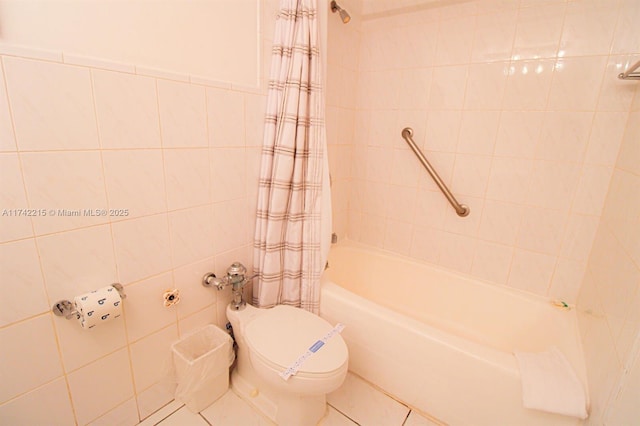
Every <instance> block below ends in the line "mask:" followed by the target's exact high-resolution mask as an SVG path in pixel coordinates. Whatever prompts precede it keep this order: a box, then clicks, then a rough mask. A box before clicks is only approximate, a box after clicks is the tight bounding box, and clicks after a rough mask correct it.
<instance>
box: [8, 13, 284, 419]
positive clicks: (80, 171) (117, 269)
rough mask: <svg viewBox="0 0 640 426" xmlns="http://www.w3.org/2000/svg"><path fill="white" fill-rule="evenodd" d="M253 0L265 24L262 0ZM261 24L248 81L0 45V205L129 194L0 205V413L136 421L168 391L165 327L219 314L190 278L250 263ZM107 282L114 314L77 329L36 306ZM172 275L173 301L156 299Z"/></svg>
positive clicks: (219, 300)
mask: <svg viewBox="0 0 640 426" xmlns="http://www.w3.org/2000/svg"><path fill="white" fill-rule="evenodd" d="M261 8H262V13H263V16H262V20H263V21H264V22H263V24H262V27H263V28H273V21H274V18H275V15H276V14H275V10H277V2H275V1H271V0H269V1H265V2H264V5H263V6H261ZM271 37H272V35H271V34H269V35H268V36H267V37H263V54H262V57H263V62H264V64H263V67H262V70H263V71H262V82H261V85H260V88H255V89H252V88H243V87H236V86H235V85H232V84H229V83H220V82H213V81H206V80H203V79H200V78H196V77H190V76H188V75H186V76H185V75H174V74H170V73H165V72H162V71H158V70H151V69H146V68H136V67H135V66H133V65H123V64H111V63H109V62H107V61H101V60H93V59H90V58H85V59H83V58H79V57H72V56H69V57H66V56H63V55H61V54H59V53H58V54H56V53H55V52H46V51H38V50H35V49H33V50H32V49H24V48H12V47H11V46H4V45H2V46H0V176H1V181H2V193H1V194H0V201H2V203H1V204H2V206H1V207H2V209H24V208H33V209H40V208H44V209H47V210H51V209H53V210H56V211H57V210H58V209H69V210H75V209H98V208H100V209H102V208H110V209H128V213H127V215H126V216H120V217H115V216H114V217H108V216H107V217H83V216H80V217H76V216H70V217H62V218H61V217H58V218H53V217H51V216H48V217H44V218H30V217H9V218H7V217H3V218H2V219H3V226H2V227H0V253H1V254H0V255H1V256H2V259H1V263H2V269H1V271H0V279H1V281H2V282H3V283H4V286H3V294H4V296H5V298H6V300H14V301H16V303H13V304H12V305H11V306H10V307H9V308H8V309H3V310H2V312H1V313H0V341H1V342H3V343H2V345H0V346H2V351H0V352H1V353H0V364H1V365H2V366H3V369H2V371H3V373H2V376H3V386H2V390H1V391H0V423H2V424H5V423H6V424H16V425H17V424H54V423H55V424H60V425H72V424H78V425H85V424H96V425H99V424H115V423H118V424H129V425H135V424H137V423H138V422H139V421H140V420H142V419H144V418H145V417H147V416H149V415H150V414H152V413H153V412H155V411H156V410H158V409H159V408H160V407H162V406H164V405H165V404H167V403H168V402H169V401H171V400H172V399H173V386H174V385H172V384H171V383H170V381H167V380H166V377H167V373H168V372H169V368H170V365H171V359H170V350H169V348H170V345H171V343H173V342H174V341H176V340H177V339H178V338H179V337H180V336H183V335H185V334H187V333H189V332H191V331H192V330H194V329H196V328H198V327H201V326H202V325H205V324H209V323H212V322H213V323H215V324H217V325H219V326H221V327H224V325H225V324H226V317H225V314H224V312H225V308H226V305H227V304H228V302H229V301H230V299H231V294H230V290H227V291H223V292H217V291H215V290H212V289H206V288H204V287H202V286H201V285H200V280H201V279H202V276H203V275H204V273H205V272H209V271H215V272H216V273H218V274H220V273H224V270H225V269H226V267H227V266H228V265H229V264H231V263H232V262H233V261H235V260H240V261H241V262H243V263H244V264H245V265H247V266H248V267H251V265H252V249H251V241H252V236H253V227H254V222H255V216H254V213H253V212H254V211H255V207H254V206H255V200H256V194H257V173H258V172H257V170H258V169H259V160H260V147H261V145H262V120H263V115H264V108H265V104H266V101H265V99H266V87H267V86H266V84H265V82H266V79H267V77H268V70H269V61H270V52H271V43H272V41H271ZM112 282H120V283H122V284H123V285H124V286H125V292H126V293H127V296H128V298H127V299H126V300H125V301H124V304H123V307H124V316H123V317H124V318H123V319H122V320H117V321H113V322H111V323H110V324H106V325H104V326H102V327H100V328H96V329H94V330H91V332H86V331H84V330H82V329H81V328H80V327H79V325H78V324H77V323H76V322H75V321H71V320H70V321H66V320H64V319H62V318H56V317H53V315H52V314H51V312H50V307H51V305H52V304H53V303H54V302H55V301H57V300H60V299H69V298H73V297H74V296H76V295H78V294H81V293H84V292H87V291H90V290H93V289H95V288H99V287H102V286H104V285H107V284H109V283H112ZM171 288H178V289H179V290H180V292H181V298H182V301H181V303H179V304H177V305H175V306H173V307H170V308H165V307H164V306H163V299H162V295H163V292H164V291H165V290H167V289H171ZM5 366H6V367H8V368H5ZM52 419H54V420H52ZM52 421H53V422H54V423H51V422H52Z"/></svg>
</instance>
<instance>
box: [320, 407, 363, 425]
mask: <svg viewBox="0 0 640 426" xmlns="http://www.w3.org/2000/svg"><path fill="white" fill-rule="evenodd" d="M327 406H329V407H331V408H333V409H334V410H336V411H337V412H338V413H340V414H341V415H343V416H344V417H346V418H347V419H349V420H351V421H352V422H353V423H355V424H357V425H358V426H360V423H358V422H357V421H355V420H354V419H352V418H351V417H349V416H348V415H347V414H346V413H344V412H342V411H340V410H339V409H337V408H336V407H334V406H333V405H331V404H330V403H328V402H327Z"/></svg>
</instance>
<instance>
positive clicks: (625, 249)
mask: <svg viewBox="0 0 640 426" xmlns="http://www.w3.org/2000/svg"><path fill="white" fill-rule="evenodd" d="M600 226H604V227H605V228H606V230H607V232H608V233H609V235H610V236H611V237H613V239H614V240H615V241H616V243H617V245H618V247H620V249H621V250H622V251H623V252H624V254H625V256H627V258H628V259H629V260H630V261H631V263H632V264H633V265H634V266H635V267H636V269H637V270H639V271H640V263H638V262H637V261H636V260H635V258H634V257H633V255H632V253H630V252H629V248H628V247H627V245H626V244H623V242H622V241H620V239H619V238H618V235H617V234H616V233H615V232H614V228H613V227H612V225H611V224H610V223H609V222H608V221H607V220H606V219H605V218H604V217H603V218H602V219H601V220H600ZM638 287H639V288H640V285H639V286H638Z"/></svg>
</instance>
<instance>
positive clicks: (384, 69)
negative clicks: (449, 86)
mask: <svg viewBox="0 0 640 426" xmlns="http://www.w3.org/2000/svg"><path fill="white" fill-rule="evenodd" d="M637 55H638V53H634V52H628V53H588V54H575V55H574V54H567V55H563V56H559V55H557V54H555V55H545V56H538V57H532V58H528V57H523V58H520V57H514V56H511V57H509V58H499V59H495V60H481V61H480V60H470V61H463V62H451V63H445V64H432V65H429V66H408V67H381V68H365V69H361V70H356V71H358V72H361V73H365V74H366V73H382V72H394V71H395V72H399V71H416V70H429V69H433V68H451V67H464V66H467V67H470V66H478V65H495V64H505V65H506V64H509V65H517V64H520V63H525V62H527V63H531V62H543V61H545V62H547V61H552V60H554V61H555V62H556V63H558V62H565V61H566V60H572V59H595V58H618V57H619V58H633V57H635V56H637ZM516 56H517V55H516ZM554 71H555V70H554ZM509 75H512V74H509ZM615 77H616V78H617V74H616V75H615Z"/></svg>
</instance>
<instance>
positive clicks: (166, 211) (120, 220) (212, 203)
mask: <svg viewBox="0 0 640 426" xmlns="http://www.w3.org/2000/svg"><path fill="white" fill-rule="evenodd" d="M242 199H249V197H248V196H247V195H243V196H241V197H237V198H230V199H224V200H218V201H210V202H206V203H202V204H195V205H193V206H187V207H179V208H175V209H164V210H161V211H157V212H154V213H149V214H144V215H140V216H134V217H127V218H119V217H115V218H114V219H113V220H110V221H105V222H100V223H91V224H87V225H82V226H78V227H74V228H69V229H64V230H58V231H53V232H45V233H41V234H38V233H36V234H35V235H31V236H27V237H21V238H15V239H9V240H5V241H1V242H0V245H3V244H10V243H16V242H20V241H25V240H30V239H38V238H46V237H51V236H58V235H62V234H66V233H68V232H74V231H78V230H84V229H89V228H96V227H99V226H106V225H112V224H119V223H124V222H130V221H134V220H138V219H145V218H150V217H153V216H160V215H166V214H169V213H179V212H184V211H188V210H192V209H198V208H203V207H215V205H217V204H220V203H225V202H228V201H238V200H242ZM25 208H27V207H26V206H25ZM33 208H39V207H33ZM112 237H113V234H112Z"/></svg>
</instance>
